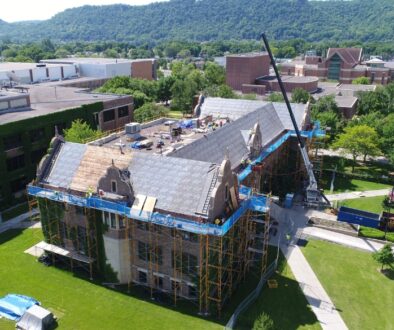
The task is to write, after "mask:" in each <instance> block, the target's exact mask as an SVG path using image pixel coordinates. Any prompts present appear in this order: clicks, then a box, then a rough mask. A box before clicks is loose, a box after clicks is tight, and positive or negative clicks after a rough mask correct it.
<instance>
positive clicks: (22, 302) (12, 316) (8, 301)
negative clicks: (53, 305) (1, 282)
mask: <svg viewBox="0 0 394 330" xmlns="http://www.w3.org/2000/svg"><path fill="white" fill-rule="evenodd" d="M39 304H40V303H39V302H38V301H37V300H35V299H34V298H31V297H27V296H22V295H19V294H8V295H6V296H5V297H4V298H1V299H0V316H3V317H5V318H7V319H9V320H13V321H18V320H19V319H20V318H21V317H22V315H23V314H24V313H25V312H26V310H28V309H29V308H30V307H31V306H33V305H39Z"/></svg>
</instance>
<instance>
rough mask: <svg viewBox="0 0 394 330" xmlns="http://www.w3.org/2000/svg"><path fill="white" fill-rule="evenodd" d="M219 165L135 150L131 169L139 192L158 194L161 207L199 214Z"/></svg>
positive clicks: (175, 211) (146, 194)
mask: <svg viewBox="0 0 394 330" xmlns="http://www.w3.org/2000/svg"><path fill="white" fill-rule="evenodd" d="M218 170H219V167H218V166H216V165H215V164H211V163H207V162H200V161H195V160H190V159H182V158H175V157H165V156H159V155H151V154H146V153H135V154H134V156H133V160H132V161H131V162H130V165H129V171H130V179H131V181H132V186H133V189H134V191H135V192H136V193H138V194H142V195H145V196H152V197H156V198H157V203H156V207H157V208H158V209H161V210H166V211H171V212H174V213H179V214H186V215H191V216H196V213H198V214H205V215H207V213H206V211H204V210H203V206H204V202H205V201H206V200H207V198H209V197H210V196H209V194H210V190H209V188H210V186H211V183H212V181H213V180H214V178H215V177H216V175H217V172H218Z"/></svg>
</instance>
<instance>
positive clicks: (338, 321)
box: [281, 245, 347, 330]
mask: <svg viewBox="0 0 394 330" xmlns="http://www.w3.org/2000/svg"><path fill="white" fill-rule="evenodd" d="M281 250H282V251H283V253H284V254H285V255H286V259H287V263H288V264H289V266H290V268H291V271H292V272H293V274H294V277H295V278H296V280H297V281H298V283H299V284H300V287H301V290H302V292H303V293H304V295H305V298H306V299H307V300H308V303H309V304H310V306H311V308H312V311H313V312H314V313H315V315H316V317H317V319H318V320H319V322H320V325H321V327H322V328H323V329H324V330H342V329H347V326H346V324H345V322H344V321H343V319H342V317H341V315H340V314H339V312H338V311H337V310H336V308H335V306H334V304H333V302H332V301H331V299H330V297H329V296H328V294H327V292H326V291H325V290H324V288H323V286H322V285H321V283H320V281H319V279H318V278H317V276H316V275H315V273H314V272H313V270H312V268H311V266H310V265H309V263H308V261H307V260H306V259H305V257H304V255H303V254H302V252H301V250H300V248H299V247H298V246H296V245H290V246H288V247H286V246H283V245H282V246H281Z"/></svg>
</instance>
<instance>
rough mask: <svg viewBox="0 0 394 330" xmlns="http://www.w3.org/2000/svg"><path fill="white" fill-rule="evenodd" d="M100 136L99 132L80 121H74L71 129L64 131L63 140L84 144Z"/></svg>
mask: <svg viewBox="0 0 394 330" xmlns="http://www.w3.org/2000/svg"><path fill="white" fill-rule="evenodd" d="M100 135H101V132H100V131H95V130H93V129H92V128H91V127H90V126H89V125H88V124H87V123H86V122H84V121H83V120H81V119H76V120H74V121H73V122H72V124H71V127H70V128H69V129H65V130H64V138H65V139H66V141H68V142H75V143H86V142H87V141H92V140H94V139H98V138H99V137H100Z"/></svg>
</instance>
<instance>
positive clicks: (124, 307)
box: [0, 229, 223, 330]
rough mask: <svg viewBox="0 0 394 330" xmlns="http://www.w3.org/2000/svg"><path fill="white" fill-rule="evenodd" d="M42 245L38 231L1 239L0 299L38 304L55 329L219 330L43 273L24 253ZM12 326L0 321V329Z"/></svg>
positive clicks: (48, 270) (52, 270)
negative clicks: (14, 297) (19, 297)
mask: <svg viewBox="0 0 394 330" xmlns="http://www.w3.org/2000/svg"><path fill="white" fill-rule="evenodd" d="M39 240H41V237H40V231H37V230H32V229H28V230H25V231H21V230H11V231H7V232H6V233H3V234H1V235H0V279H1V280H0V296H4V295H5V294H7V293H19V294H25V295H28V296H32V297H34V298H36V299H37V300H39V301H40V302H41V303H42V305H43V306H44V307H45V308H49V309H50V310H51V311H53V312H54V313H55V315H56V316H57V317H58V318H59V329H79V330H82V329H222V328H223V325H221V324H220V323H219V322H217V321H212V320H206V319H202V318H199V317H198V316H197V314H188V313H187V309H186V308H184V309H182V308H180V309H177V310H175V309H174V308H170V307H168V306H165V307H164V306H162V305H159V304H155V303H154V302H152V301H150V300H145V301H144V300H141V299H138V298H136V297H132V296H128V295H126V294H123V293H121V292H117V291H113V290H110V289H107V288H104V287H102V286H100V285H96V284H94V283H92V282H89V281H87V280H85V279H81V278H78V277H76V276H74V275H73V274H72V273H70V272H69V271H65V270H61V269H58V268H56V267H46V266H44V265H42V264H41V263H38V262H37V261H36V259H35V258H34V257H32V256H30V255H27V254H24V253H23V251H24V250H25V249H27V248H29V247H31V246H33V245H34V244H35V243H37V242H38V241H39ZM14 328H15V323H14V322H9V321H7V320H5V319H0V329H2V330H6V329H14Z"/></svg>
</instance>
